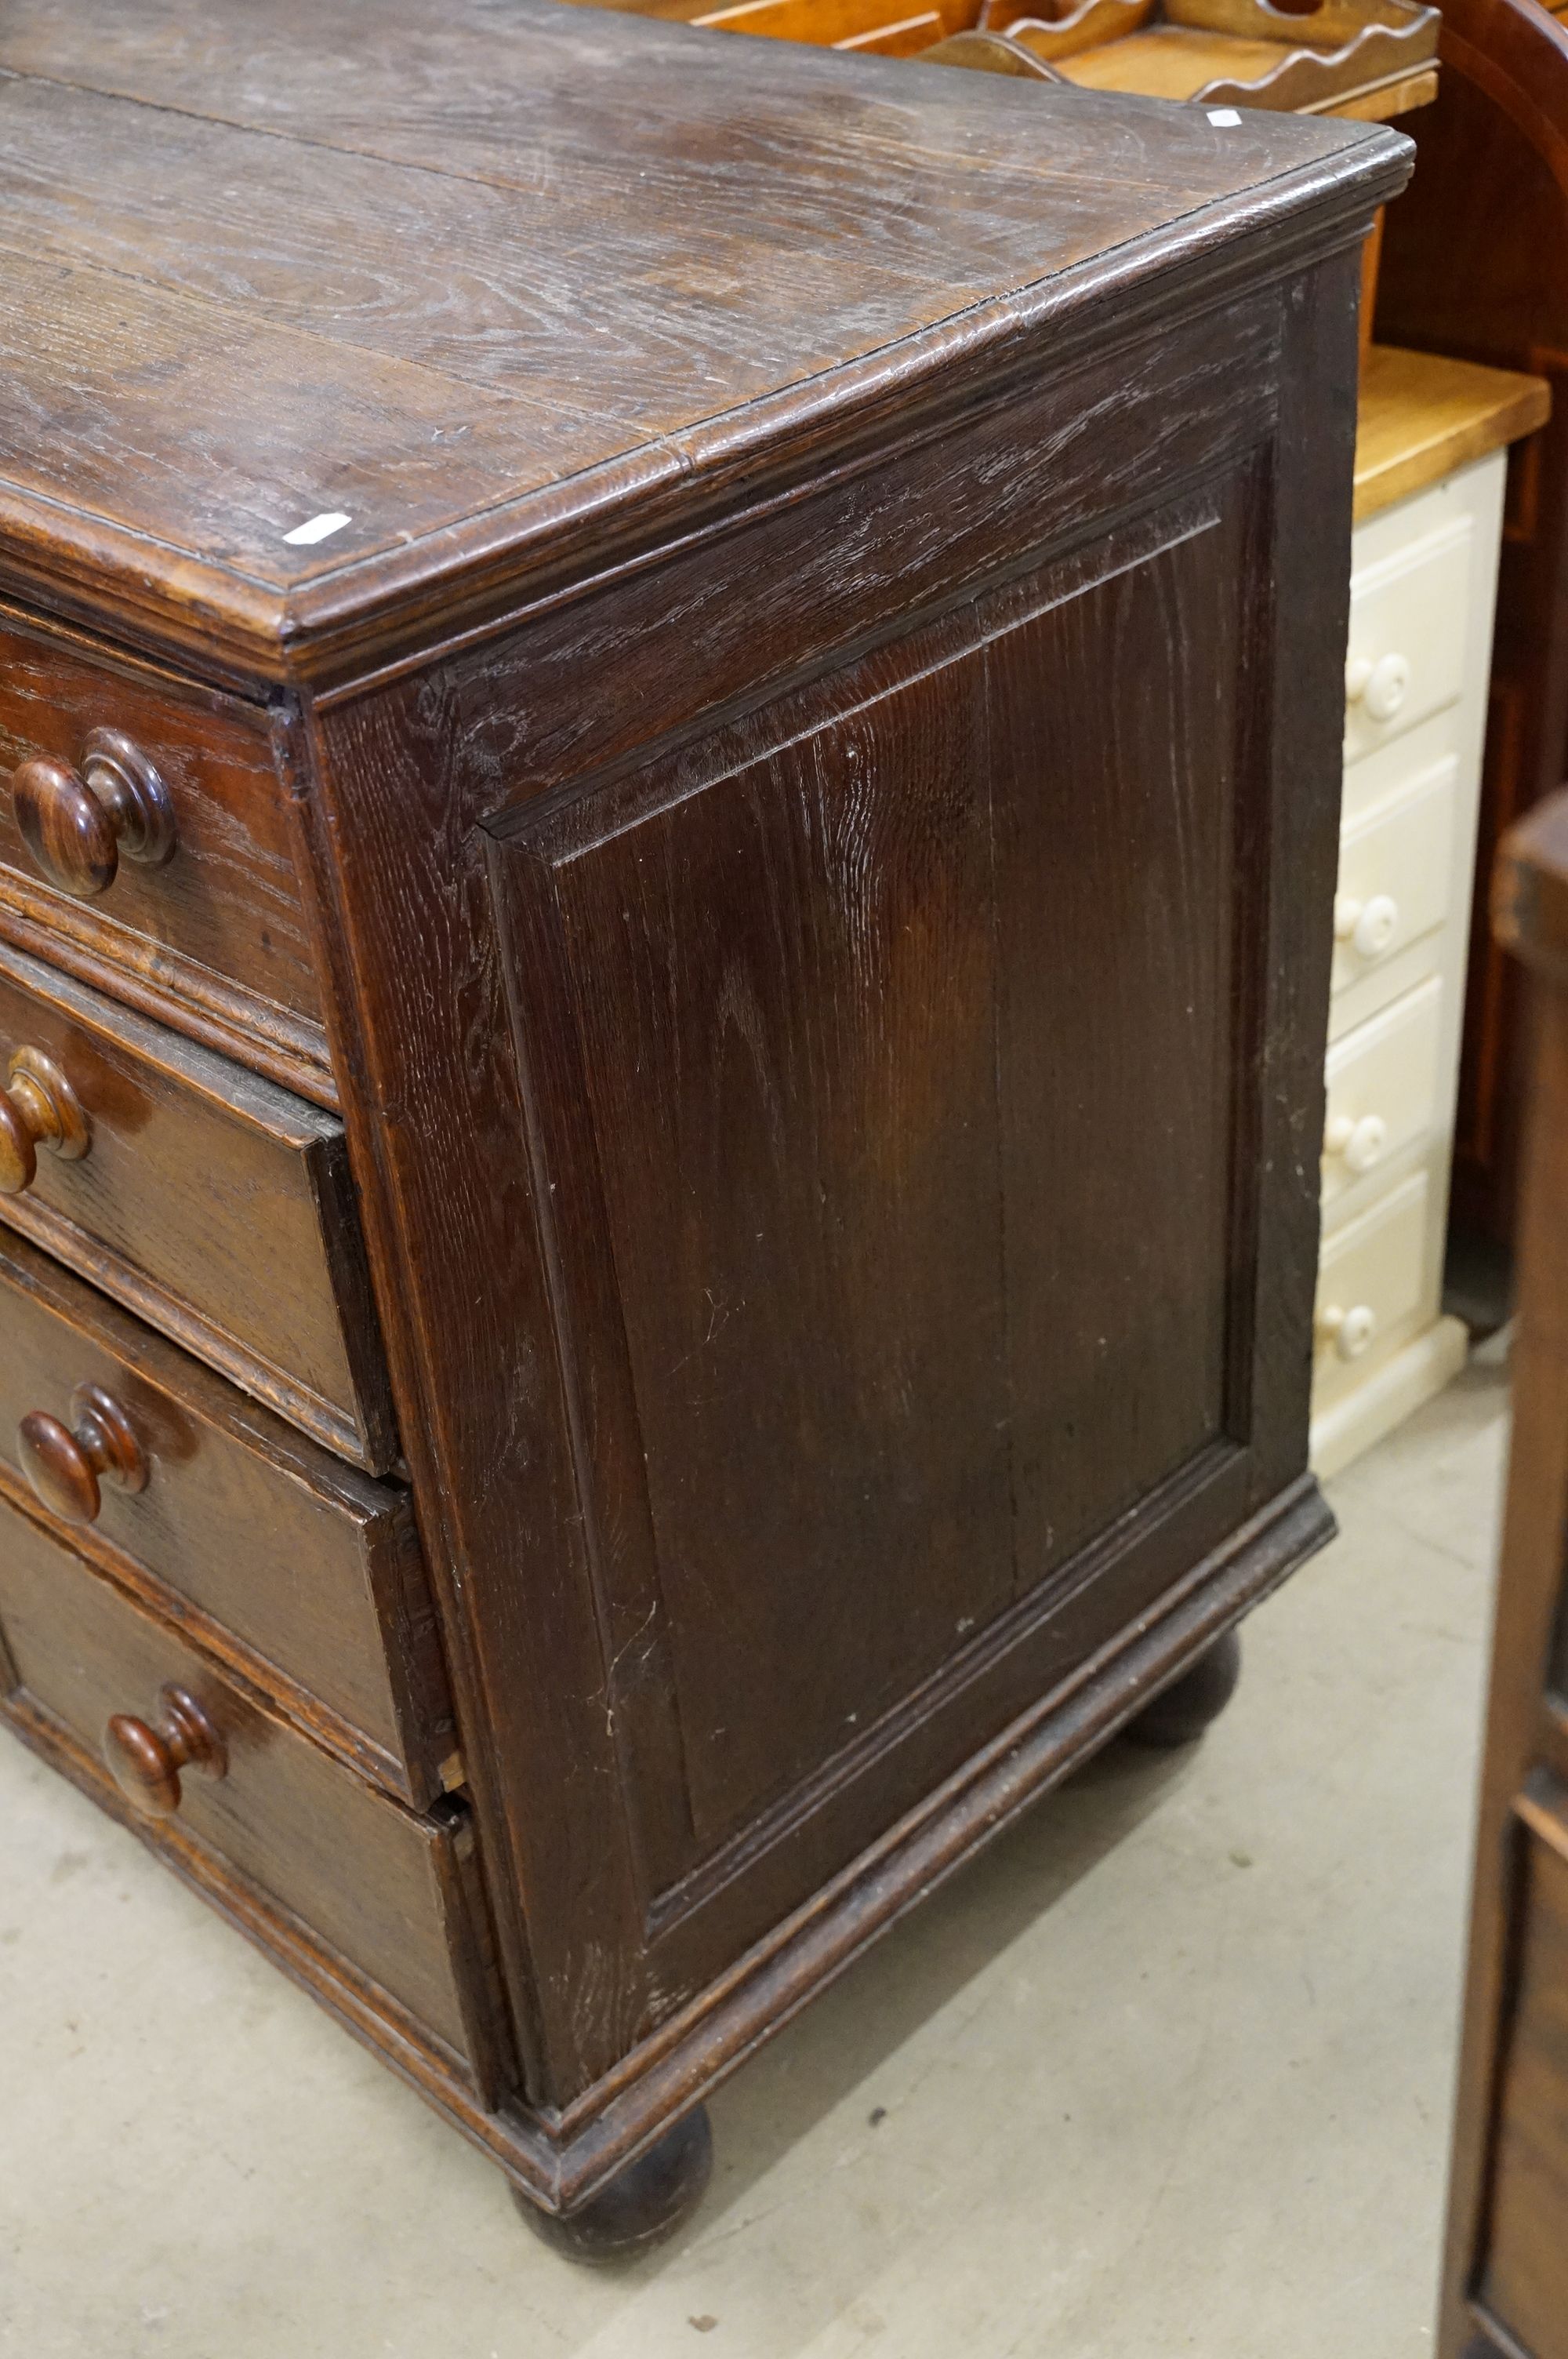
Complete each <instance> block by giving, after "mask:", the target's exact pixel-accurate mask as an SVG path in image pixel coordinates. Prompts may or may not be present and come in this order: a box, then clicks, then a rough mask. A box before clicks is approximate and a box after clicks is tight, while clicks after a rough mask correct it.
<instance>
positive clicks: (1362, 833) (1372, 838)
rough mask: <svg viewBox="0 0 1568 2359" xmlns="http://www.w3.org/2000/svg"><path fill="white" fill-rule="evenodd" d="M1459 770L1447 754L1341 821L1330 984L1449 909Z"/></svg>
mask: <svg viewBox="0 0 1568 2359" xmlns="http://www.w3.org/2000/svg"><path fill="white" fill-rule="evenodd" d="M1458 774H1459V766H1458V764H1457V762H1455V761H1454V758H1453V756H1444V759H1443V760H1442V761H1439V762H1434V763H1433V766H1432V767H1431V768H1430V769H1428V770H1423V771H1422V772H1421V773H1420V774H1419V775H1418V776H1417V777H1414V778H1412V779H1411V782H1410V784H1409V785H1408V786H1406V787H1403V788H1400V792H1399V793H1398V794H1397V795H1391V796H1390V799H1389V800H1388V801H1387V802H1384V803H1379V805H1378V806H1377V808H1376V809H1375V810H1371V811H1368V814H1367V816H1366V817H1365V819H1361V820H1357V822H1356V824H1355V825H1354V826H1353V827H1347V828H1346V831H1345V833H1344V835H1343V837H1342V838H1341V840H1340V849H1339V888H1338V891H1337V892H1336V895H1335V901H1334V980H1333V988H1334V990H1335V991H1336V992H1338V991H1346V990H1348V988H1349V987H1350V985H1351V984H1356V983H1359V982H1360V980H1361V978H1362V977H1363V975H1368V974H1370V973H1373V971H1374V970H1375V969H1376V968H1378V967H1379V966H1382V965H1384V964H1385V963H1386V962H1389V961H1390V960H1391V959H1394V958H1397V957H1398V955H1399V953H1400V951H1402V950H1404V949H1406V948H1407V947H1408V945H1409V944H1410V943H1411V942H1414V941H1419V940H1420V939H1421V937H1422V934H1425V933H1430V932H1431V930H1432V929H1433V927H1434V926H1439V925H1441V924H1442V922H1443V920H1444V918H1445V917H1446V915H1447V914H1448V895H1449V886H1450V883H1451V879H1452V873H1453V865H1454V793H1455V788H1456V785H1457V780H1458Z"/></svg>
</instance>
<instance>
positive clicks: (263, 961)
mask: <svg viewBox="0 0 1568 2359" xmlns="http://www.w3.org/2000/svg"><path fill="white" fill-rule="evenodd" d="M5 86H6V85H5V84H3V83H0V91H3V90H4V88H5ZM100 729H114V730H116V731H119V732H120V733H122V734H124V735H125V736H128V737H129V738H130V739H131V740H132V741H133V742H134V743H135V745H137V746H138V747H139V748H140V749H141V750H142V752H143V753H144V754H145V755H146V757H147V759H148V760H149V761H150V762H151V763H153V765H154V766H156V768H157V772H158V775H159V777H161V778H162V780H163V781H164V784H165V786H166V788H167V790H168V798H169V801H170V805H171V818H172V823H173V827H174V830H175V833H176V838H177V848H176V850H175V853H174V854H173V856H172V857H171V858H170V859H168V861H167V862H165V863H164V864H161V865H159V866H157V867H146V866H142V865H139V864H137V863H135V861H131V860H125V861H122V862H121V863H120V864H119V868H118V873H117V875H115V877H114V882H113V884H112V885H110V886H108V888H107V889H106V890H105V891H104V892H103V894H102V895H101V896H99V897H95V898H94V899H93V900H92V903H91V904H90V905H89V904H83V903H81V902H74V901H70V900H68V899H67V898H66V897H65V896H64V895H62V894H61V893H60V892H59V891H58V890H56V889H55V888H54V886H53V885H52V882H51V880H50V879H49V876H48V875H46V874H45V873H43V872H42V871H41V870H40V868H39V865H38V862H37V861H36V860H35V859H34V858H33V856H32V854H31V853H29V851H28V849H27V845H26V844H25V843H24V842H23V840H22V837H21V834H20V832H19V830H18V827H17V824H16V808H15V789H14V788H13V786H12V781H11V777H7V776H6V775H5V774H6V773H7V772H9V773H11V774H13V775H14V774H15V773H16V771H18V770H19V769H21V768H22V767H23V766H24V765H25V764H27V762H29V761H33V760H37V759H38V757H39V756H44V757H47V758H48V759H49V760H51V761H53V762H55V763H58V764H61V765H65V766H69V767H70V768H71V769H72V770H77V771H79V769H80V766H81V761H82V758H83V753H84V749H85V747H86V745H87V744H88V741H89V739H90V737H91V735H92V732H93V731H94V730H100ZM13 912H15V913H16V915H17V916H18V917H22V918H25V917H27V915H29V914H30V915H32V916H33V917H34V919H35V920H36V921H40V922H42V923H43V924H44V925H45V926H46V927H47V928H48V929H49V933H50V936H51V938H56V939H58V938H61V937H63V938H64V939H66V940H70V941H71V942H72V943H79V944H80V945H81V948H82V950H83V951H87V952H89V953H92V952H95V953H96V954H97V956H98V957H99V959H100V960H101V961H103V962H104V963H105V964H107V965H108V967H109V968H110V969H111V970H114V969H116V968H118V967H120V966H122V965H124V967H126V968H128V969H129V970H130V971H131V972H132V973H137V974H140V975H142V976H144V977H146V978H147V979H149V980H153V981H157V982H161V983H163V984H165V985H166V987H167V989H168V992H169V994H170V995H171V997H172V998H173V999H174V1000H175V1001H176V1003H177V1004H178V1000H179V999H180V998H181V997H189V998H193V999H195V1000H196V1002H197V1004H198V1006H200V1004H201V1003H202V1002H203V1001H205V1002H206V1003H207V1004H208V1005H209V1006H211V1008H213V1009H214V1010H215V1011H218V1012H221V1013H227V1014H228V1015H229V1016H231V1018H234V1017H235V1016H238V1019H239V1022H240V1023H241V1025H242V1026H243V1027H245V1028H246V1029H249V1028H250V1027H251V1024H252V1023H253V1022H254V1027H255V1028H256V1029H257V1030H258V1031H259V1033H260V1035H261V1038H263V1040H264V1041H270V1042H272V1043H274V1044H276V1047H277V1048H278V1049H286V1050H289V1051H292V1052H293V1055H294V1057H295V1058H296V1059H297V1060H299V1061H307V1060H308V1061H309V1062H310V1063H312V1064H313V1065H314V1066H315V1067H316V1068H317V1069H318V1071H319V1069H320V1068H322V1067H323V1066H324V1065H325V1061H326V1060H325V1047H324V1043H323V1042H322V1039H321V1035H320V1029H319V1020H320V996H319V990H318V987H317V984H316V978H315V975H314V973H313V970H312V964H311V957H310V951H309V946H308V941H307V940H306V936H305V929H304V924H303V920H302V917H301V913H300V908H299V888H298V885H297V880H296V877H295V873H294V861H293V852H292V846H291V843H290V841H289V837H288V832H287V821H286V814H285V810H284V793H283V788H282V786H281V784H280V782H279V779H278V777H277V775H276V767H275V764H274V759H273V749H272V744H271V739H270V733H269V725H268V716H267V714H266V712H265V710H263V709H261V708H260V707H258V706H254V705H247V704H245V703H244V702H243V701H242V700H241V699H239V698H237V697H232V696H223V695H221V694H219V693H217V692H216V691H214V690H211V689H203V688H201V687H200V686H198V685H197V684H196V683H194V682H192V681H189V680H182V679H178V678H176V677H173V676H171V675H170V674H169V673H168V672H167V671H165V670H162V669H155V668H153V667H151V666H148V665H146V664H137V663H135V662H133V661H132V660H130V659H129V658H124V657H122V658H117V659H115V658H106V657H105V655H104V653H103V651H100V650H93V651H92V652H91V653H90V652H89V651H87V650H86V649H85V648H84V647H82V646H81V642H80V641H79V640H78V639H76V638H75V637H74V636H73V635H70V634H68V633H64V632H60V631H59V630H52V631H51V630H49V629H47V628H44V627H41V626H39V625H38V624H36V623H34V622H32V621H30V620H27V619H25V618H24V617H23V616H21V615H20V614H16V613H14V612H13V613H8V614H0V928H5V927H7V920H8V919H10V917H11V915H12V913H13ZM94 979H96V978H94ZM290 1019H292V1020H290Z"/></svg>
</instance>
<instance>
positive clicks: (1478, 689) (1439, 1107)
mask: <svg viewBox="0 0 1568 2359" xmlns="http://www.w3.org/2000/svg"><path fill="white" fill-rule="evenodd" d="M1546 398H1547V397H1546V389H1545V387H1544V386H1541V385H1540V384H1539V382H1538V381H1537V380H1535V379H1532V378H1527V377H1518V376H1511V375H1506V374H1504V373H1502V372H1498V371H1495V370H1487V369H1479V368H1474V367H1470V366H1468V365H1466V364H1463V363H1455V362H1452V361H1446V360H1438V359H1433V358H1432V357H1430V356H1427V355H1424V354H1418V353H1396V352H1384V351H1380V350H1377V349H1374V351H1373V353H1372V354H1371V355H1370V359H1369V364H1368V376H1367V389H1366V392H1365V394H1364V397H1363V403H1362V429H1361V437H1360V445H1359V450H1358V463H1357V494H1358V497H1357V513H1358V516H1359V518H1360V521H1358V523H1357V528H1356V534H1355V540H1354V546H1353V555H1352V574H1351V592H1350V626H1349V636H1348V645H1347V652H1346V679H1345V687H1346V704H1345V791H1344V803H1343V816H1342V832H1341V849H1340V864H1339V885H1338V893H1337V896H1336V903H1335V913H1334V924H1335V945H1334V966H1333V979H1332V985H1331V991H1332V996H1331V999H1330V1004H1329V1027H1328V1054H1327V1060H1326V1082H1327V1113H1326V1120H1325V1132H1324V1153H1323V1200H1322V1201H1323V1245H1322V1256H1321V1260H1320V1264H1319V1282H1318V1294H1317V1317H1316V1338H1315V1366H1314V1385H1313V1431H1312V1449H1313V1462H1314V1467H1315V1468H1316V1470H1317V1472H1318V1473H1319V1474H1320V1475H1324V1474H1332V1473H1335V1472H1336V1470H1337V1469H1338V1468H1339V1467H1341V1466H1344V1465H1345V1464H1346V1463H1347V1462H1349V1461H1350V1460H1351V1459H1352V1458H1354V1457H1356V1456H1357V1455H1358V1453H1359V1452H1360V1451H1362V1450H1364V1449H1366V1448H1367V1447H1368V1444H1369V1443H1371V1442H1373V1441H1375V1440H1378V1438H1379V1435H1381V1434H1383V1433H1386V1432H1387V1431H1389V1430H1390V1428H1391V1427H1392V1426H1394V1425H1396V1424H1397V1423H1398V1422H1399V1421H1400V1419H1401V1418H1403V1417H1405V1416H1407V1415H1408V1414H1409V1412H1410V1411H1411V1409H1412V1408H1415V1407H1416V1406H1417V1405H1418V1404H1419V1403H1420V1402H1421V1401H1422V1400H1424V1399H1426V1398H1427V1397H1429V1396H1430V1395H1431V1394H1433V1393H1434V1392H1436V1391H1437V1390H1438V1389H1439V1388H1440V1387H1441V1386H1443V1385H1444V1384H1445V1383H1446V1382H1447V1381H1448V1379H1449V1378H1450V1377H1451V1376H1452V1375H1454V1374H1455V1373H1456V1372H1457V1370H1458V1369H1459V1367H1460V1366H1461V1365H1462V1364H1463V1363H1464V1359H1465V1348H1466V1335H1465V1328H1464V1326H1463V1324H1462V1322H1461V1321H1459V1320H1457V1319H1454V1318H1451V1317H1445V1316H1444V1312H1443V1308H1442V1297H1443V1263H1444V1236H1445V1231H1446V1225H1447V1212H1448V1175H1449V1167H1450V1163H1451V1160H1452V1157H1453V1147H1454V1098H1455V1093H1456V1091H1457V1087H1458V1067H1459V1041H1460V1027H1461V1024H1462V1021H1463V1017H1464V994H1465V965H1466V959H1467V954H1468V949H1469V931H1470V909H1471V900H1472V884H1473V879H1474V875H1475V866H1476V809H1477V802H1478V798H1479V792H1480V777H1481V756H1482V748H1483V743H1484V739H1485V734H1486V729H1487V679H1488V673H1489V668H1490V657H1491V636H1492V609H1493V604H1494V600H1495V595H1496V589H1497V577H1498V554H1499V547H1500V542H1501V537H1502V529H1503V505H1504V489H1505V476H1506V473H1507V466H1508V453H1507V447H1506V446H1507V444H1508V443H1509V440H1513V439H1515V438H1517V437H1518V436H1519V435H1521V434H1523V433H1525V432H1528V431H1530V429H1532V428H1533V427H1534V426H1536V425H1537V424H1539V423H1540V421H1541V418H1542V417H1543V416H1544V414H1545V404H1546Z"/></svg>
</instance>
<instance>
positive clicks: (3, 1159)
mask: <svg viewBox="0 0 1568 2359" xmlns="http://www.w3.org/2000/svg"><path fill="white" fill-rule="evenodd" d="M91 1144H92V1132H91V1131H90V1130H89V1128H88V1126H87V1116H86V1115H85V1114H83V1113H82V1111H81V1104H80V1103H79V1101H78V1099H77V1095H76V1092H75V1091H74V1090H73V1089H72V1088H71V1086H70V1082H68V1081H67V1080H66V1078H65V1075H64V1074H63V1073H62V1072H61V1071H60V1070H59V1066H58V1065H57V1064H55V1063H54V1061H53V1060H52V1059H50V1058H49V1057H46V1056H45V1055H44V1053H43V1050H42V1049H17V1050H16V1055H15V1056H14V1057H13V1058H12V1060H11V1063H10V1068H9V1074H8V1078H7V1082H6V1086H5V1089H4V1090H0V1196H19V1195H20V1194H21V1193H22V1191H23V1190H24V1189H26V1188H30V1187H31V1186H32V1184H33V1182H34V1180H36V1179H37V1178H38V1149H39V1147H49V1150H50V1152H51V1153H52V1154H55V1155H60V1156H63V1157H64V1158H65V1159H66V1161H67V1162H74V1161H75V1160H76V1159H77V1158H78V1157H79V1156H82V1155H85V1154H86V1152H87V1150H88V1147H90V1146H91Z"/></svg>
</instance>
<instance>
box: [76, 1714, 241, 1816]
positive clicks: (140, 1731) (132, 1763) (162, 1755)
mask: <svg viewBox="0 0 1568 2359" xmlns="http://www.w3.org/2000/svg"><path fill="white" fill-rule="evenodd" d="M158 1702H159V1704H160V1706H161V1707H162V1716H161V1717H160V1719H159V1720H158V1721H157V1723H156V1725H154V1726H149V1725H148V1723H146V1721H145V1720H137V1719H136V1718H135V1716H134V1714H132V1713H130V1712H116V1713H115V1714H114V1718H113V1719H112V1720H111V1721H110V1723H109V1725H108V1727H107V1728H106V1729H105V1730H104V1732H103V1758H104V1760H105V1761H106V1762H107V1763H108V1765H109V1770H110V1774H111V1775H112V1777H114V1783H115V1784H116V1786H118V1788H120V1791H121V1793H122V1794H124V1797H125V1799H126V1800H127V1801H128V1802H129V1803H130V1804H131V1806H132V1808H133V1809H134V1810H140V1811H141V1813H142V1815H143V1816H144V1817H145V1818H149V1819H171V1818H172V1817H173V1816H174V1813H175V1812H176V1810H178V1808H179V1804H180V1799H181V1798H180V1788H179V1773H180V1771H181V1770H182V1769H200V1770H201V1771H202V1773H203V1774H204V1775H205V1776H206V1777H222V1775H223V1773H224V1771H225V1770H226V1769H227V1768H228V1766H229V1756H228V1755H227V1753H226V1752H225V1751H224V1749H223V1740H222V1737H221V1736H220V1735H219V1734H218V1732H217V1730H216V1729H215V1728H214V1727H213V1725H212V1723H211V1721H210V1720H209V1719H208V1717H207V1714H206V1713H205V1712H203V1711H202V1709H201V1706H200V1704H199V1703H198V1702H197V1701H196V1698H195V1697H194V1696H193V1695H190V1694H189V1693H188V1692H187V1690H185V1689H184V1688H176V1687H167V1688H164V1689H162V1690H160V1691H159V1694H158Z"/></svg>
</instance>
